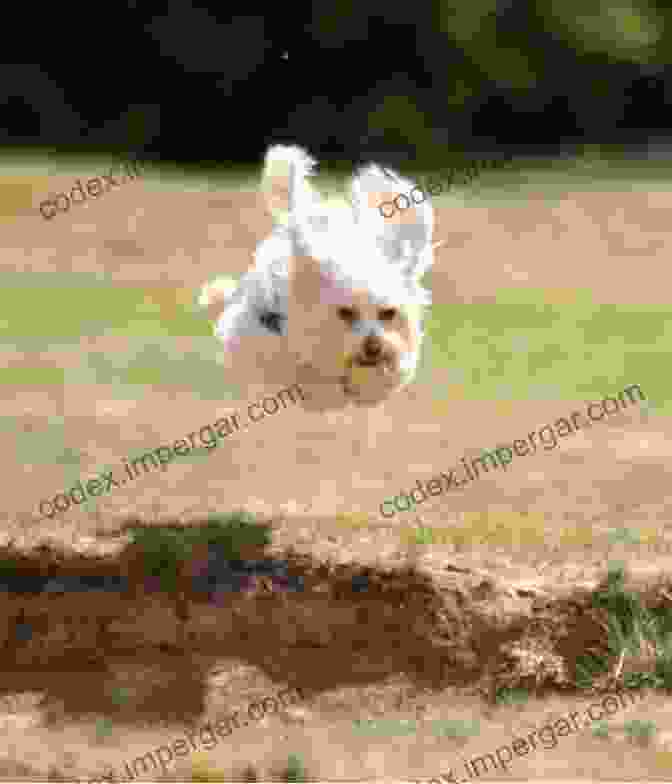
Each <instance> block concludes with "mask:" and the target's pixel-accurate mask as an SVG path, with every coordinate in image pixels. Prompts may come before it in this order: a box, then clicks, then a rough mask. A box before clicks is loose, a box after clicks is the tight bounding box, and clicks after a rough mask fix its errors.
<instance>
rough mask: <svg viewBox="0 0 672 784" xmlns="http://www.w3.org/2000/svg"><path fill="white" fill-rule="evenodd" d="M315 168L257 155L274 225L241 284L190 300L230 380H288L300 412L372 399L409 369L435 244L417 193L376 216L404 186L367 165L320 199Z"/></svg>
mask: <svg viewBox="0 0 672 784" xmlns="http://www.w3.org/2000/svg"><path fill="white" fill-rule="evenodd" d="M314 166H315V161H314V160H313V159H312V158H310V157H309V156H308V155H307V154H306V153H305V152H304V151H303V150H301V149H299V148H298V147H285V146H274V147H271V148H270V149H269V150H268V152H267V154H266V158H265V164H264V169H263V174H262V180H261V192H262V193H263V195H264V198H265V201H266V205H267V207H268V209H269V211H270V212H271V214H272V215H273V219H274V224H275V225H274V228H273V231H272V232H271V234H270V235H269V236H268V237H267V238H266V239H264V240H263V241H262V242H260V243H259V245H258V246H257V249H256V253H255V264H254V266H253V267H252V268H251V269H250V270H248V272H247V273H246V274H245V275H244V276H243V277H242V279H241V280H240V281H238V282H236V281H234V280H233V279H231V278H217V279H216V280H214V281H212V282H211V283H209V284H208V285H206V286H204V288H203V290H202V292H201V297H200V300H199V302H200V304H201V305H203V306H204V307H207V308H208V310H209V313H210V316H211V318H212V320H213V321H214V322H215V335H216V336H217V337H218V338H219V339H220V340H221V341H222V343H223V345H224V349H225V352H226V355H225V365H226V367H227V368H228V370H229V371H230V372H231V374H232V375H234V376H235V377H236V380H237V381H247V382H248V383H254V382H260V383H263V384H265V385H266V386H267V388H268V387H269V386H272V385H275V384H278V385H283V386H285V385H287V386H289V385H292V384H299V385H300V386H301V388H302V390H303V391H304V395H305V397H306V400H305V402H304V404H303V405H304V407H306V408H307V409H309V410H322V411H325V410H334V409H340V408H344V407H346V406H347V405H348V404H350V403H352V404H355V405H363V406H371V405H377V404H379V403H381V402H382V401H384V400H385V399H387V398H388V397H389V395H390V394H391V393H392V392H394V391H395V390H397V389H399V388H401V387H403V386H404V385H406V384H408V383H409V382H410V381H411V380H412V379H413V377H414V375H415V371H416V368H417V365H418V361H419V358H420V348H421V344H422V340H423V331H422V314H423V311H424V309H425V307H426V306H428V305H429V304H430V303H431V295H430V293H429V292H428V291H426V290H425V289H424V288H423V287H422V285H421V284H420V278H421V277H422V275H423V274H424V272H425V271H426V270H427V269H429V267H430V266H431V265H432V263H433V253H434V248H435V247H436V245H438V244H440V243H435V244H433V243H432V232H433V224H434V213H433V209H432V206H431V203H430V200H429V198H427V199H426V200H425V201H423V202H422V203H421V204H419V205H415V206H414V207H411V208H409V209H408V210H406V211H403V212H402V211H397V212H396V213H395V215H394V216H393V217H391V218H383V216H382V215H381V214H380V212H379V210H378V205H379V204H380V203H381V202H382V201H386V200H389V199H393V198H394V197H395V196H396V195H397V194H398V193H400V192H403V193H408V192H409V191H410V189H411V188H413V187H415V184H414V183H412V182H410V181H408V180H405V179H403V178H402V177H400V176H399V175H397V174H394V173H390V172H389V171H386V172H384V171H383V170H382V169H381V168H380V167H379V166H376V165H369V166H367V167H365V168H364V169H362V170H360V171H358V172H357V173H356V174H355V175H354V177H353V178H352V179H351V181H350V183H349V189H348V193H347V195H346V197H345V198H336V199H334V198H331V199H327V198H324V197H322V196H321V195H320V194H319V193H318V192H317V191H316V190H315V189H314V187H313V186H312V184H311V183H310V177H311V175H312V173H313V167H314ZM367 349H368V351H369V354H367V353H366V352H367ZM376 351H377V354H376V355H375V356H373V355H372V352H376Z"/></svg>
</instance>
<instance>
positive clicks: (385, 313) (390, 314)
mask: <svg viewBox="0 0 672 784" xmlns="http://www.w3.org/2000/svg"><path fill="white" fill-rule="evenodd" d="M396 315H397V311H396V309H395V308H383V309H382V310H381V311H379V312H378V318H379V319H380V320H381V321H392V319H393V318H395V316H396Z"/></svg>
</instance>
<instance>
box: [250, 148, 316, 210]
mask: <svg viewBox="0 0 672 784" xmlns="http://www.w3.org/2000/svg"><path fill="white" fill-rule="evenodd" d="M315 165H316V161H315V160H314V159H313V158H311V157H310V156H309V155H308V153H307V152H305V150H302V149H301V148H300V147H286V146H284V145H280V144H277V145H274V146H273V147H269V148H268V151H267V152H266V158H265V159H264V170H263V173H262V175H261V192H262V194H263V196H264V199H265V201H266V207H267V209H268V211H269V212H270V213H271V215H272V216H273V219H274V221H275V222H276V223H280V224H286V223H287V219H288V216H289V214H290V213H291V212H294V211H297V210H300V209H301V208H302V207H304V206H305V207H308V205H310V204H312V203H314V202H315V201H316V200H318V199H319V196H318V194H317V192H316V191H315V190H314V189H313V188H312V187H311V186H310V184H309V183H308V178H309V177H311V176H313V173H314V172H313V169H314V167H315Z"/></svg>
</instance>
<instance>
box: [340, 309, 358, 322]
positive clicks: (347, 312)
mask: <svg viewBox="0 0 672 784" xmlns="http://www.w3.org/2000/svg"><path fill="white" fill-rule="evenodd" d="M338 316H339V318H342V319H343V321H347V322H348V323H350V322H352V321H354V320H355V319H356V318H357V313H356V311H355V310H354V309H353V308H339V309H338Z"/></svg>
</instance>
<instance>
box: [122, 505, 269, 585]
mask: <svg viewBox="0 0 672 784" xmlns="http://www.w3.org/2000/svg"><path fill="white" fill-rule="evenodd" d="M126 528H127V530H128V531H129V532H130V535H131V541H132V543H133V544H134V545H137V546H139V548H140V550H141V552H142V557H143V561H144V565H145V572H146V574H147V575H148V576H155V577H159V578H160V579H161V587H162V589H163V590H165V591H168V592H172V591H174V590H175V589H176V585H177V577H178V572H179V568H180V564H181V563H183V562H184V561H186V560H188V559H189V557H190V556H191V554H192V552H193V549H194V547H195V546H196V545H204V544H207V545H209V546H213V547H216V548H217V550H218V551H219V552H220V553H221V555H222V557H223V558H228V559H230V560H237V559H240V558H241V551H242V550H243V549H245V548H248V547H250V546H252V547H265V546H267V545H269V544H270V543H271V534H270V529H269V527H268V526H266V525H261V524H259V523H257V522H256V520H255V518H254V516H253V515H251V514H249V513H247V512H244V511H240V512H234V513H231V514H229V515H210V516H209V517H208V518H207V519H206V520H205V522H204V524H202V525H196V526H190V527H178V526H175V527H166V526H140V525H136V524H131V525H129V526H127V527H126Z"/></svg>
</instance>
